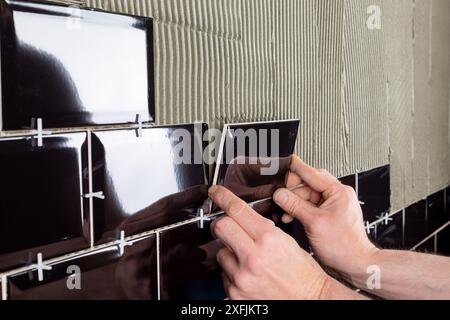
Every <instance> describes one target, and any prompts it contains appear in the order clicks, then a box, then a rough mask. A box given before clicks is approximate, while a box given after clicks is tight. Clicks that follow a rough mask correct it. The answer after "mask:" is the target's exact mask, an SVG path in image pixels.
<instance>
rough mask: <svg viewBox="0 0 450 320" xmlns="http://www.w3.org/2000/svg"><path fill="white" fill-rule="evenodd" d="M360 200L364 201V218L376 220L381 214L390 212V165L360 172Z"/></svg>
mask: <svg viewBox="0 0 450 320" xmlns="http://www.w3.org/2000/svg"><path fill="white" fill-rule="evenodd" d="M358 186H359V200H360V201H361V202H362V203H363V205H362V209H363V213H364V219H365V220H366V221H369V222H374V221H376V220H377V219H378V217H379V216H381V215H382V214H385V213H389V210H390V207H391V200H390V195H391V192H390V166H384V167H380V168H376V169H373V170H370V171H367V172H363V173H359V174H358Z"/></svg>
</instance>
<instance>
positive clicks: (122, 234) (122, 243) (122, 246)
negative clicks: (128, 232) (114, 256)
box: [117, 230, 133, 256]
mask: <svg viewBox="0 0 450 320" xmlns="http://www.w3.org/2000/svg"><path fill="white" fill-rule="evenodd" d="M119 241H120V242H119V244H118V245H117V247H118V249H119V254H120V256H123V254H124V253H125V247H131V246H132V245H133V243H132V242H127V241H125V231H123V230H122V231H120V239H119Z"/></svg>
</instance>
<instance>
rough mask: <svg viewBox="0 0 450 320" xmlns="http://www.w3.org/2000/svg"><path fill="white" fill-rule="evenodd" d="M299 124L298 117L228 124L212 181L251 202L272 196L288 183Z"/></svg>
mask: <svg viewBox="0 0 450 320" xmlns="http://www.w3.org/2000/svg"><path fill="white" fill-rule="evenodd" d="M298 127H299V121H298V120H291V121H278V122H261V123H250V124H232V125H226V126H225V128H224V143H223V149H222V150H221V151H222V154H221V155H219V159H220V160H219V161H220V163H221V165H220V166H217V167H216V172H215V174H214V181H213V184H218V185H222V186H225V187H227V188H228V189H230V190H231V191H233V193H234V194H236V195H238V196H239V197H240V198H242V199H243V200H244V201H246V202H248V203H250V202H253V201H257V200H261V199H265V198H270V197H272V195H273V193H274V192H275V190H276V189H278V188H280V187H284V186H285V185H286V178H287V173H288V171H289V166H290V162H291V156H292V154H293V152H294V147H295V142H296V140H297V134H298ZM272 209H273V207H272Z"/></svg>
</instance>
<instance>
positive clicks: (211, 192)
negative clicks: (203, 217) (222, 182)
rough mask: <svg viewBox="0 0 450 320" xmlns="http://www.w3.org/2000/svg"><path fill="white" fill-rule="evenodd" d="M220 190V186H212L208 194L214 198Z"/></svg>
mask: <svg viewBox="0 0 450 320" xmlns="http://www.w3.org/2000/svg"><path fill="white" fill-rule="evenodd" d="M218 189H219V187H218V186H212V187H211V188H209V190H208V194H209V195H210V196H212V195H214V193H216V191H217V190H218Z"/></svg>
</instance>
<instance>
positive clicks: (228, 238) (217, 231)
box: [211, 217, 254, 259]
mask: <svg viewBox="0 0 450 320" xmlns="http://www.w3.org/2000/svg"><path fill="white" fill-rule="evenodd" d="M211 231H212V233H213V235H214V236H215V237H217V238H218V239H220V240H222V242H223V243H224V244H225V245H226V246H228V247H229V248H231V250H233V252H234V253H235V254H236V255H237V256H238V258H239V259H240V258H245V257H246V256H247V255H248V253H249V252H250V251H251V250H252V249H253V247H254V242H253V240H252V239H251V238H250V236H249V235H248V234H247V233H246V232H245V231H244V230H242V228H241V227H240V226H239V225H238V224H237V222H236V221H234V220H233V219H231V218H230V217H223V218H220V219H218V220H216V221H214V222H213V223H212V224H211Z"/></svg>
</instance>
